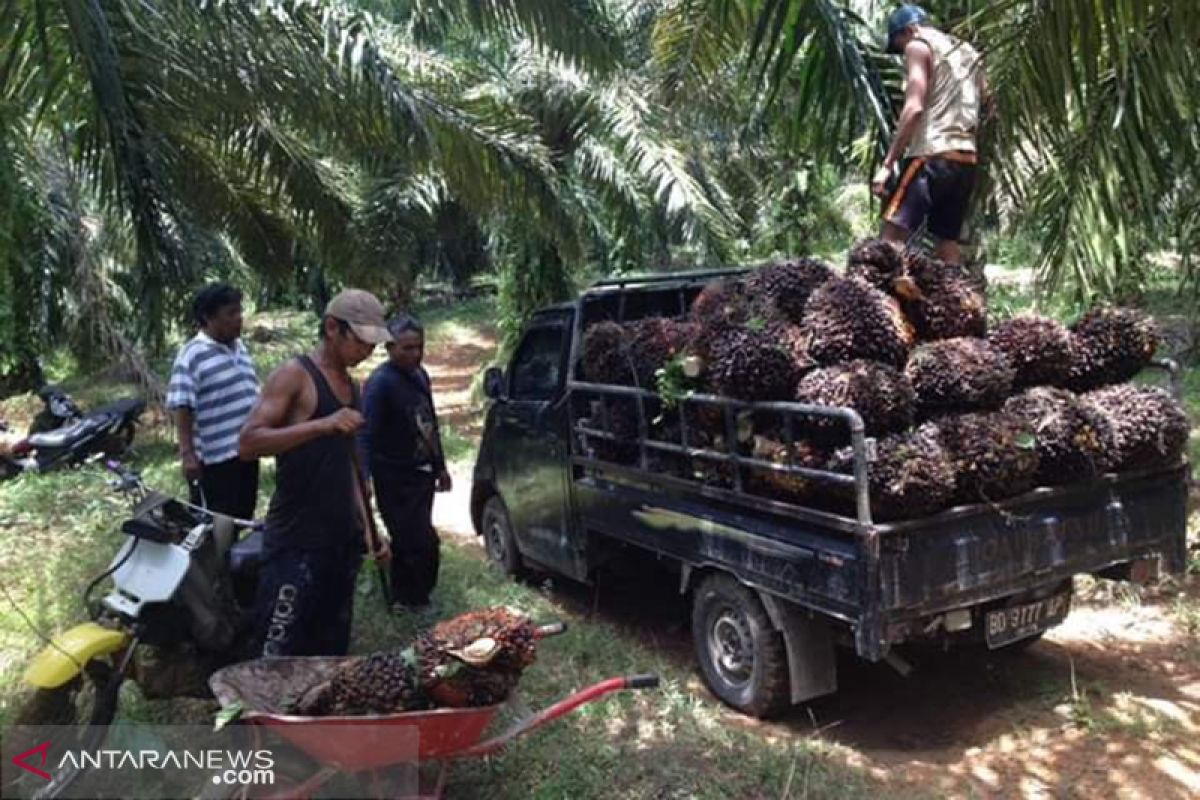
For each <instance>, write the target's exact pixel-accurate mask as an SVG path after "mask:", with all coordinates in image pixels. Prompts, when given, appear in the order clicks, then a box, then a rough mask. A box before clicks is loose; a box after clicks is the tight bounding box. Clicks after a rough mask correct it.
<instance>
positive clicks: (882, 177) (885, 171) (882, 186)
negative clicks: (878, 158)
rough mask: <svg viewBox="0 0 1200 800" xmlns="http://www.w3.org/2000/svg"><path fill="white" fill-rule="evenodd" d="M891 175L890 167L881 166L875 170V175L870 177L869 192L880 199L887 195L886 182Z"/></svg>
mask: <svg viewBox="0 0 1200 800" xmlns="http://www.w3.org/2000/svg"><path fill="white" fill-rule="evenodd" d="M891 177H892V168H891V167H888V166H883V167H880V168H879V169H878V170H876V172H875V177H874V178H871V194H873V195H875V196H876V197H878V198H881V199H882V198H883V197H885V196H886V195H887V182H888V180H889V179H890V178H891Z"/></svg>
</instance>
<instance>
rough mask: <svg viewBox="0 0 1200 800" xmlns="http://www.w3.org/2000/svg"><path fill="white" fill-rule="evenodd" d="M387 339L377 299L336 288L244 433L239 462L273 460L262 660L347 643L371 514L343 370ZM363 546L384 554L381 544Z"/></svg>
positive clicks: (271, 381) (352, 388)
mask: <svg viewBox="0 0 1200 800" xmlns="http://www.w3.org/2000/svg"><path fill="white" fill-rule="evenodd" d="M388 341H391V336H390V334H388V332H387V325H386V322H385V320H384V314H383V306H382V305H381V304H380V302H379V300H377V299H376V298H375V296H374V295H372V294H370V293H369V292H364V291H361V290H358V289H347V290H346V291H344V292H341V293H340V294H338V295H337V296H336V297H334V298H333V299H332V300H330V301H329V304H328V305H327V306H326V307H325V313H324V315H323V316H322V318H321V341H320V343H319V344H318V345H317V348H316V349H315V350H314V351H313V352H312V353H311V354H310V355H303V356H299V357H297V358H295V359H293V360H291V361H289V362H287V363H286V364H284V365H283V366H281V367H279V368H278V369H276V370H275V371H274V372H273V373H271V376H270V377H269V378H267V383H266V386H264V387H263V391H262V397H261V398H260V399H259V402H258V405H256V406H255V408H254V411H253V412H252V413H251V414H250V418H249V419H248V420H247V421H246V425H245V427H244V428H243V429H242V432H241V436H240V437H239V440H238V450H239V454H240V455H241V457H242V458H262V457H263V456H275V468H276V485H275V494H274V495H273V496H272V497H271V506H270V509H269V510H268V512H267V521H266V530H265V531H264V550H265V557H266V560H265V563H264V564H263V569H262V573H261V577H260V581H259V587H258V598H257V602H256V609H255V622H256V629H255V630H256V635H257V639H256V642H257V647H256V649H257V651H258V652H259V653H261V654H262V655H267V656H282V655H288V656H300V655H342V654H344V653H345V652H346V650H347V649H348V647H349V644H350V623H351V618H352V613H353V604H354V581H355V577H356V576H357V574H358V568H359V565H360V563H361V561H362V554H363V552H364V550H365V549H366V547H367V545H366V538H365V533H364V531H365V530H368V528H367V526H366V516H365V515H366V514H368V513H370V509H368V508H366V507H365V503H366V498H365V496H364V490H363V487H360V485H359V484H358V480H359V477H360V476H359V475H358V474H357V470H356V466H355V460H354V459H355V439H354V436H355V434H356V433H357V432H358V430H359V428H361V427H362V425H363V416H362V413H361V410H360V407H359V392H358V386H357V385H356V384H355V382H354V380H353V379H352V378H351V377H350V373H349V372H348V370H349V368H350V367H353V366H355V365H356V364H358V363H360V362H362V361H363V360H364V359H365V358H367V356H369V355H371V352H372V351H373V350H374V349H375V345H376V344H379V343H382V342H388ZM370 549H371V551H372V552H371V555H372V556H373V557H376V558H386V557H387V556H388V551H387V545H386V543H385V542H372V543H371V545H370Z"/></svg>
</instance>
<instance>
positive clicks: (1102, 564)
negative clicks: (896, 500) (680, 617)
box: [471, 272, 1189, 716]
mask: <svg viewBox="0 0 1200 800" xmlns="http://www.w3.org/2000/svg"><path fill="white" fill-rule="evenodd" d="M724 274H731V273H730V272H707V273H691V274H685V275H672V276H664V277H651V278H636V279H627V280H613V281H606V282H601V283H597V284H595V285H593V286H592V287H591V288H589V289H588V290H587V291H585V292H583V293H582V294H581V295H580V296H579V297H578V298H577V299H576V300H574V301H573V302H570V303H565V304H562V305H558V306H554V307H552V308H547V309H544V310H542V311H540V312H539V313H537V314H536V315H535V316H534V317H533V319H532V320H531V322H530V323H529V324H528V326H527V328H526V329H525V331H524V332H523V335H522V337H521V339H520V342H519V344H518V345H517V347H516V349H515V350H514V352H513V355H512V358H511V360H510V362H509V364H508V365H507V369H503V370H501V369H499V368H492V369H491V370H489V371H488V373H487V374H486V376H485V391H486V393H487V394H488V396H489V397H490V398H491V400H492V402H491V404H490V407H489V410H488V414H487V421H486V427H485V429H484V433H483V440H482V444H481V447H480V451H479V456H478V460H477V463H476V465H475V471H474V485H473V487H472V496H471V503H472V507H471V511H472V516H473V520H474V523H475V529H476V531H477V533H478V534H479V535H481V536H482V537H483V540H484V544H485V546H486V549H487V553H488V556H489V558H490V559H491V560H492V561H493V562H495V563H496V564H497V565H499V566H500V567H502V568H503V569H505V570H506V571H507V572H509V573H513V574H516V573H519V572H520V571H521V570H522V569H525V568H527V567H535V568H537V569H540V570H546V571H550V572H552V573H557V574H561V575H564V576H568V577H570V578H572V579H575V580H579V581H585V582H586V581H590V580H592V579H593V577H594V575H595V570H596V568H597V567H598V566H599V565H601V564H605V563H611V562H612V561H613V560H614V559H620V558H622V557H628V556H627V554H628V553H629V552H630V549H629V548H630V546H632V547H636V548H642V549H644V550H646V551H649V552H650V553H653V554H656V555H657V556H658V557H659V558H660V559H661V560H663V561H665V562H667V563H669V564H671V565H673V566H674V567H675V569H676V571H677V574H678V583H679V590H680V592H683V593H686V594H687V595H688V596H689V597H690V598H691V606H692V634H693V639H694V643H695V653H696V658H697V661H698V663H699V666H700V670H701V672H702V674H703V676H704V679H705V681H706V683H707V684H708V686H709V687H710V688H711V690H712V691H713V692H714V693H715V694H716V695H717V696H718V697H719V698H720V699H721V700H723V701H724V702H726V703H728V704H729V705H731V706H733V707H734V708H737V709H739V710H741V711H743V712H745V713H748V714H751V715H755V716H769V715H771V714H775V713H778V712H780V711H782V710H783V709H785V708H786V707H787V706H788V705H789V704H791V703H799V702H803V701H806V700H808V699H810V698H813V697H818V696H820V695H824V694H828V693H831V692H834V691H836V688H837V674H836V660H835V657H834V655H835V647H837V646H839V645H844V646H848V647H852V648H853V649H854V650H855V651H856V652H857V653H858V655H859V656H861V657H862V658H865V659H868V660H871V661H880V660H886V661H890V662H891V663H893V664H894V665H896V666H897V667H898V668H901V669H904V668H905V667H906V664H905V662H904V661H903V659H902V657H901V656H900V654H898V653H897V651H896V647H897V645H900V644H902V643H905V642H914V641H921V640H923V641H930V640H944V641H949V642H952V643H972V644H977V645H986V646H988V647H991V648H1000V647H1020V646H1023V645H1025V644H1028V643H1030V642H1033V641H1036V640H1037V638H1038V637H1039V636H1041V635H1042V634H1043V633H1044V632H1045V631H1046V630H1047V629H1048V628H1050V627H1052V626H1054V625H1056V624H1058V623H1060V622H1061V621H1062V620H1063V619H1064V618H1065V616H1066V615H1067V613H1068V611H1069V609H1070V603H1071V588H1072V577H1073V576H1074V575H1078V574H1093V575H1101V576H1104V577H1109V578H1115V579H1121V580H1131V581H1137V582H1145V581H1148V580H1152V579H1153V578H1154V577H1155V576H1156V575H1158V574H1159V573H1160V572H1164V571H1165V572H1175V571H1179V570H1181V569H1183V566H1184V557H1185V553H1184V551H1185V535H1186V503H1187V489H1188V480H1189V471H1188V465H1187V464H1186V463H1180V464H1177V465H1175V466H1172V467H1170V468H1165V469H1159V470H1152V471H1145V472H1137V473H1121V474H1109V475H1104V476H1101V477H1099V478H1095V479H1090V480H1088V481H1086V482H1080V483H1077V484H1072V485H1066V486H1057V487H1053V488H1050V487H1042V488H1037V489H1034V490H1033V491H1030V492H1028V493H1026V494H1023V495H1021V496H1018V497H1014V498H1011V499H1009V500H1005V501H1003V502H999V503H987V504H975V505H966V506H958V507H955V508H951V509H948V510H946V511H943V512H941V513H938V514H935V515H933V516H929V517H924V518H920V519H915V520H907V521H903V522H888V523H880V522H877V521H875V520H873V518H872V509H871V503H870V500H869V493H868V491H867V489H868V486H867V465H868V463H869V459H871V457H872V454H873V450H874V442H873V440H872V439H871V438H869V437H867V436H865V435H864V432H863V424H862V421H861V419H859V418H858V415H857V414H855V412H854V411H852V410H850V409H839V408H817V407H811V406H802V405H799V404H795V403H771V404H762V403H745V402H739V401H736V400H732V399H729V398H721V397H710V396H705V395H692V396H689V397H688V398H687V399H686V400H685V401H683V402H687V403H693V404H697V405H698V406H700V405H702V406H705V407H706V408H707V409H708V413H709V414H710V415H711V414H714V413H715V414H718V415H723V416H724V419H725V420H726V422H727V423H728V425H729V429H730V432H731V436H730V437H729V440H730V441H732V440H735V439H736V434H734V433H733V431H734V428H735V427H736V426H737V425H739V424H741V421H742V420H743V419H744V417H745V415H747V414H754V413H771V414H775V415H776V416H780V415H783V416H787V415H791V414H795V415H805V416H807V417H809V418H811V416H813V415H822V414H823V415H827V416H830V417H834V418H838V419H840V420H841V424H844V425H845V426H846V428H847V429H848V431H849V437H848V439H849V446H850V447H852V452H853V456H854V458H853V461H854V463H853V470H852V472H848V473H837V474H835V473H828V472H824V471H822V470H819V469H816V470H814V469H805V468H802V467H798V466H790V465H780V464H777V463H774V462H770V461H765V460H762V459H759V458H756V457H755V456H754V455H753V454H746V453H745V452H744V450H739V449H738V448H737V447H733V446H730V447H722V448H715V447H712V446H711V445H710V446H704V445H701V444H697V443H696V442H695V441H689V435H688V432H687V425H686V424H683V425H680V426H678V427H679V428H680V430H676V431H675V432H674V435H675V438H674V440H672V439H671V437H663V436H660V435H657V434H655V433H653V432H652V429H653V428H654V427H655V426H654V424H653V423H654V422H655V417H656V415H659V414H661V408H662V402H661V398H660V397H658V396H657V395H655V394H654V393H652V392H650V391H646V390H643V389H638V388H634V387H628V386H612V385H600V384H593V383H588V382H586V381H584V380H583V379H582V376H581V374H580V372H579V369H578V361H579V354H580V349H581V340H582V335H583V331H584V330H585V328H586V327H587V326H588V325H590V324H591V323H592V322H595V321H598V320H603V319H612V320H617V321H627V320H634V319H639V318H643V317H648V316H678V315H681V314H684V313H686V310H687V309H688V308H689V306H690V303H691V300H692V298H694V297H695V295H696V294H697V293H698V292H699V291H700V289H701V288H702V287H703V286H704V284H705V282H707V281H708V280H710V279H712V278H713V277H715V276H718V275H724ZM1167 366H1169V365H1167ZM614 401H619V402H623V403H626V404H633V406H635V407H636V409H637V417H636V420H637V426H636V428H635V429H634V435H633V442H632V444H631V443H630V442H629V441H625V442H624V445H623V448H605V447H599V446H597V443H598V442H604V441H605V440H606V439H609V440H611V439H614V438H616V437H614V434H613V433H612V432H611V430H608V429H607V428H606V426H605V425H603V424H601V422H598V421H597V415H596V414H595V413H594V409H595V408H597V407H601V408H603V407H604V404H605V403H612V402H614ZM589 409H590V410H589ZM601 416H603V415H601ZM679 417H680V419H687V417H688V415H687V414H683V415H679ZM628 438H629V437H628V434H627V435H626V440H628ZM693 438H694V437H693ZM617 450H620V451H621V457H616V456H614V451H617ZM669 459H677V460H678V459H689V460H692V461H700V462H705V463H708V464H716V465H720V468H721V469H723V470H724V471H723V473H722V474H724V475H725V476H726V477H727V478H728V479H727V480H724V481H712V480H704V479H701V478H697V477H696V476H695V475H692V474H688V473H687V472H685V471H679V470H672V469H667V468H664V467H663V466H662V465H663V464H664V463H669V461H668V460H669ZM751 470H774V471H784V472H794V473H797V474H799V475H802V476H804V477H808V478H812V479H814V480H824V481H827V482H828V483H830V484H831V485H834V486H836V487H837V488H838V490H839V491H841V492H843V493H844V494H845V496H846V497H848V498H851V499H852V501H853V502H851V503H848V509H847V510H844V511H843V513H833V512H831V511H829V510H827V509H821V508H816V507H811V506H806V505H802V504H797V503H795V502H786V501H783V500H779V499H775V498H772V497H769V496H764V495H763V494H762V493H753V492H751V491H749V490H748V489H747V487H746V486H745V485H744V478H743V476H744V475H745V474H747V473H748V472H749V471H751Z"/></svg>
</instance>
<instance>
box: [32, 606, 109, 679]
mask: <svg viewBox="0 0 1200 800" xmlns="http://www.w3.org/2000/svg"><path fill="white" fill-rule="evenodd" d="M129 641H130V636H129V634H128V633H126V632H125V631H119V630H116V631H115V630H113V629H112V628H105V627H104V626H102V625H97V624H96V623H94V622H85V623H83V624H82V625H76V626H75V627H74V628H71V629H70V630H68V631H65V632H63V633H61V634H59V635H58V636H55V637H54V639H53V640H52V643H51V644H48V645H46V646H45V647H44V648H42V651H41V652H40V653H38V654H37V655H36V656H34V657H33V661H31V662H29V666H28V667H26V668H25V682H26V683H29V684H31V685H33V686H36V687H37V688H39V689H55V688H57V687H59V686H62V685H63V684H64V683H66V682H67V681H69V680H71V679H72V678H74V677H75V676H76V675H78V674H79V672H80V670H82V669H83V666H84V665H85V664H87V663H88V662H89V661H91V660H92V659H93V658H97V657H99V656H106V655H108V654H110V653H115V652H117V651H118V650H120V649H122V648H123V647H125V646H126V645H127V644H128V643H129Z"/></svg>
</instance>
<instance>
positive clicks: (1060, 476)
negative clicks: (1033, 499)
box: [1004, 386, 1114, 486]
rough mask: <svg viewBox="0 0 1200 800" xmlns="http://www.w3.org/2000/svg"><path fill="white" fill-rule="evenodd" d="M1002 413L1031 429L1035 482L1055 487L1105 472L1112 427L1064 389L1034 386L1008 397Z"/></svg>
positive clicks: (1110, 451)
mask: <svg viewBox="0 0 1200 800" xmlns="http://www.w3.org/2000/svg"><path fill="white" fill-rule="evenodd" d="M1004 410H1005V411H1006V412H1008V413H1009V414H1012V415H1014V416H1017V417H1020V418H1021V419H1022V420H1024V421H1025V422H1026V423H1027V424H1028V425H1030V426H1031V428H1032V430H1033V435H1034V437H1035V439H1036V446H1037V453H1038V474H1037V482H1038V484H1039V485H1041V486H1055V485H1058V484H1065V483H1072V482H1074V481H1077V480H1084V479H1086V478H1090V477H1092V476H1094V475H1098V474H1100V473H1103V472H1104V471H1105V470H1106V469H1107V464H1108V458H1109V456H1110V454H1111V453H1112V451H1113V444H1114V439H1113V428H1112V426H1111V425H1110V424H1109V422H1108V420H1107V419H1105V417H1104V415H1103V414H1100V413H1099V412H1097V411H1096V410H1095V409H1093V408H1091V407H1089V406H1088V405H1087V404H1086V403H1083V402H1081V401H1080V399H1079V398H1078V397H1077V396H1076V395H1075V394H1074V393H1073V392H1070V391H1068V390H1066V389H1059V388H1055V387H1051V386H1036V387H1034V388H1032V389H1026V390H1025V391H1024V392H1022V393H1021V394H1019V395H1016V396H1014V397H1010V398H1009V399H1008V400H1007V401H1006V402H1005V404H1004Z"/></svg>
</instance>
